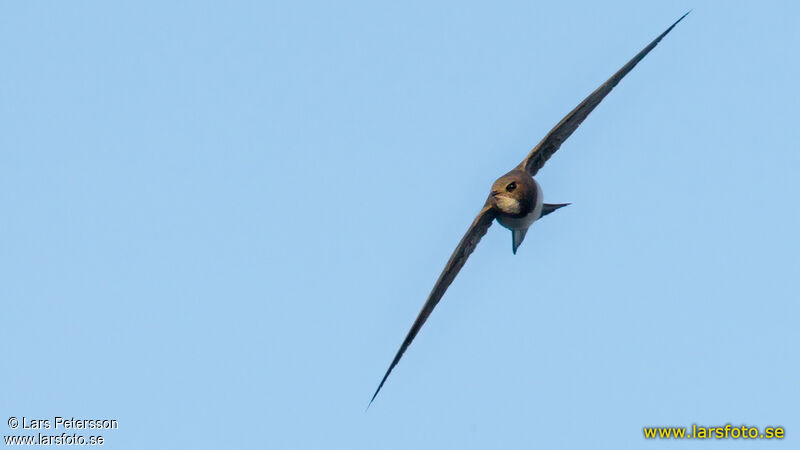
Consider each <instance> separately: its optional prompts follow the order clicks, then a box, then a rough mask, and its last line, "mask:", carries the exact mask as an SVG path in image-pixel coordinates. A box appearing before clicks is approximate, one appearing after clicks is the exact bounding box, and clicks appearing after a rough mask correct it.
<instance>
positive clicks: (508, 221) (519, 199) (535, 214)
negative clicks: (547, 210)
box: [487, 169, 544, 253]
mask: <svg viewBox="0 0 800 450" xmlns="http://www.w3.org/2000/svg"><path fill="white" fill-rule="evenodd" d="M487 202H493V203H494V205H495V209H496V210H497V223H499V224H500V225H502V226H504V227H506V228H508V229H509V230H511V238H512V239H511V244H512V245H511V249H512V251H513V252H514V253H517V248H519V246H520V244H522V240H523V239H525V234H526V233H527V232H528V228H530V226H531V225H532V224H533V222H535V221H536V220H538V219H539V218H540V217H542V209H543V207H544V201H543V197H542V187H541V186H540V185H539V183H537V182H536V180H535V179H534V178H533V177H532V176H530V175H529V174H528V172H525V171H524V170H519V169H514V170H512V171H511V172H508V173H507V174H505V175H503V176H502V177H500V178H498V179H497V181H495V182H494V184H492V191H491V195H490V196H489V199H488V200H487Z"/></svg>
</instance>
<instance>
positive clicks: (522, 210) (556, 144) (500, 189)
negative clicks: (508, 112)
mask: <svg viewBox="0 0 800 450" xmlns="http://www.w3.org/2000/svg"><path fill="white" fill-rule="evenodd" d="M687 14H689V13H686V14H684V15H683V16H682V17H681V18H680V19H678V20H677V21H676V22H675V23H673V24H672V26H670V27H669V28H667V30H666V31H664V32H663V33H661V34H660V35H659V36H658V37H656V38H655V39H654V40H653V41H652V42H650V44H649V45H647V46H646V47H645V48H644V49H643V50H642V51H640V52H639V53H638V54H637V55H636V56H634V57H633V58H632V59H631V60H630V61H628V62H627V63H626V64H625V65H624V66H622V68H621V69H619V70H618V71H617V73H615V74H614V75H612V76H611V78H609V79H608V80H607V81H606V82H605V83H603V84H602V85H600V87H598V88H597V89H596V90H595V91H594V92H592V93H591V94H589V96H588V97H586V98H585V99H584V100H583V101H582V102H581V103H580V104H579V105H578V106H577V107H575V109H573V110H572V111H570V113H569V114H567V115H566V117H564V118H563V119H561V121H560V122H559V123H558V124H557V125H556V126H555V127H554V128H553V129H552V130H550V132H549V133H548V134H547V136H545V137H544V139H542V140H541V142H539V144H537V145H536V147H534V148H533V150H531V152H530V153H529V154H528V156H527V157H526V158H525V159H524V160H522V162H521V163H520V164H519V165H518V166H517V167H515V168H514V169H512V170H511V171H510V172H508V173H507V174H505V175H503V176H501V177H500V178H498V179H497V180H496V181H495V182H494V183H493V184H492V188H491V192H490V194H489V198H487V199H486V202H485V203H484V205H483V208H482V209H481V210H480V212H478V215H477V217H475V220H474V221H473V222H472V225H470V227H469V229H468V230H467V232H466V234H464V237H462V238H461V241H460V242H459V243H458V246H457V247H456V249H455V251H453V254H452V255H451V256H450V259H449V260H448V261H447V264H446V265H445V267H444V270H442V273H441V275H439V279H438V280H437V281H436V284H434V286H433V289H432V290H431V293H430V295H429V296H428V299H427V301H426V302H425V304H424V305H423V306H422V310H421V311H420V313H419V315H418V316H417V319H416V320H415V321H414V324H413V325H412V326H411V329H410V330H409V331H408V334H407V335H406V338H405V340H403V343H402V344H401V345H400V349H399V350H398V351H397V354H395V357H394V359H393V360H392V363H391V364H390V365H389V369H388V370H387V371H386V374H385V375H384V376H383V379H382V380H381V382H380V384H379V385H378V389H376V390H375V394H374V395H373V396H372V400H370V404H371V403H372V401H373V400H375V397H376V396H377V395H378V392H380V390H381V388H382V387H383V384H384V383H385V382H386V379H387V378H388V377H389V374H390V373H391V372H392V369H394V367H395V366H396V365H397V363H398V362H399V361H400V358H401V357H402V356H403V353H404V352H405V351H406V349H407V348H408V346H409V345H411V341H412V340H414V337H416V335H417V333H418V332H419V330H420V329H421V328H422V325H423V324H424V323H425V321H426V320H427V319H428V317H429V316H430V314H431V312H433V309H434V308H435V307H436V305H437V304H438V303H439V300H441V298H442V296H443V295H444V293H445V291H446V290H447V288H448V287H449V286H450V283H452V282H453V280H454V279H455V277H456V275H457V274H458V272H459V271H460V270H461V267H463V266H464V263H465V262H466V260H467V258H468V257H469V255H470V254H471V253H472V252H473V251H474V250H475V247H476V246H477V245H478V242H479V241H480V239H481V238H482V237H483V235H485V234H486V232H487V231H488V230H489V227H490V226H491V224H492V222H493V221H494V220H495V219H497V222H498V223H500V225H502V226H504V227H505V228H508V229H509V230H511V235H512V251H513V252H514V253H516V252H517V248H519V246H520V244H522V241H523V239H525V234H526V233H527V231H528V229H529V227H530V226H531V225H532V224H533V223H534V222H535V221H536V220H538V219H540V218H541V217H543V216H545V215H547V214H549V213H551V212H553V211H555V210H557V209H559V208H562V207H564V206H567V205H568V203H561V204H548V203H544V202H543V196H542V188H541V186H539V183H537V182H536V180H534V178H533V177H534V176H535V175H536V173H537V172H538V171H539V169H541V168H542V166H544V164H545V162H546V161H547V160H548V159H549V158H550V157H551V156H552V155H553V153H555V152H556V150H558V149H559V148H560V147H561V144H563V143H564V141H565V140H566V139H567V138H569V136H570V135H572V133H573V132H574V131H575V130H576V129H577V128H578V126H579V125H580V124H581V123H582V122H583V121H584V120H585V119H586V117H587V116H588V115H589V113H590V112H592V111H593V110H594V108H595V107H597V105H598V104H600V102H601V101H602V100H603V98H605V96H606V95H608V93H609V92H611V90H612V89H613V88H614V87H615V86H616V85H617V84H618V83H619V82H620V81H621V80H622V78H623V77H625V75H627V74H628V73H629V72H630V71H631V70H632V69H633V68H634V67H635V66H636V64H638V63H639V61H641V60H642V59H643V58H644V57H645V55H647V54H648V53H649V52H650V50H652V49H653V48H654V47H655V46H656V44H658V43H659V42H660V41H661V39H662V38H663V37H664V36H666V35H667V33H669V32H670V31H671V30H672V29H673V28H674V27H675V25H677V24H678V22H680V21H681V20H683V18H684V17H686V15H687Z"/></svg>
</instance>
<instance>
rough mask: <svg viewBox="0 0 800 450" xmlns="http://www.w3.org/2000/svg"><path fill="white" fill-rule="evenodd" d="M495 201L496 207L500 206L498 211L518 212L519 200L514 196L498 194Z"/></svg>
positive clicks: (519, 209)
mask: <svg viewBox="0 0 800 450" xmlns="http://www.w3.org/2000/svg"><path fill="white" fill-rule="evenodd" d="M495 201H496V202H497V207H498V208H500V211H503V212H504V213H506V214H519V212H520V211H521V208H520V205H519V200H517V199H515V198H511V197H506V196H504V195H498V196H497V197H495Z"/></svg>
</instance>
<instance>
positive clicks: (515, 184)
mask: <svg viewBox="0 0 800 450" xmlns="http://www.w3.org/2000/svg"><path fill="white" fill-rule="evenodd" d="M516 188H517V183H516V182H514V181H512V182H511V183H508V186H506V191H508V192H511V191H513V190H514V189H516Z"/></svg>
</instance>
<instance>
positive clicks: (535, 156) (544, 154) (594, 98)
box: [519, 11, 691, 176]
mask: <svg viewBox="0 0 800 450" xmlns="http://www.w3.org/2000/svg"><path fill="white" fill-rule="evenodd" d="M689 12H691V11H689ZM687 14H689V13H688V12H687V13H686V14H684V15H683V16H681V18H680V19H678V20H677V21H675V23H673V24H672V26H670V27H669V28H667V30H666V31H664V32H663V33H661V34H660V35H659V36H658V37H657V38H655V39H654V40H653V42H651V43H650V44H649V45H648V46H647V47H645V48H644V49H643V50H642V51H640V52H639V54H637V55H636V56H634V57H633V59H631V60H630V61H628V63H627V64H625V65H624V66H622V68H621V69H619V71H618V72H617V73H615V74H614V75H613V76H612V77H611V78H609V79H608V81H606V82H605V83H603V84H602V85H600V87H599V88H597V90H596V91H594V92H592V93H591V94H590V95H589V96H588V97H586V99H585V100H584V101H582V102H581V103H580V105H578V106H576V107H575V109H573V110H572V111H570V113H569V114H567V116H566V117H564V118H563V119H561V122H559V123H558V125H556V126H555V127H554V128H553V129H552V130H550V132H549V133H548V134H547V136H545V137H544V139H542V141H541V142H539V144H538V145H537V146H536V147H534V148H533V150H531V153H530V154H529V155H528V157H527V158H525V159H524V160H523V161H522V162H521V163H520V165H519V168H520V169H523V170H525V171H527V172H528V173H529V174H530V175H531V176H534V175H536V172H538V171H539V169H541V168H542V166H544V163H545V162H546V161H547V160H548V159H549V158H550V157H551V156H553V153H555V152H556V150H558V149H559V147H561V144H563V143H564V141H566V140H567V138H568V137H570V135H571V134H572V133H573V132H574V131H575V130H576V129H577V128H578V126H579V125H580V124H581V123H582V122H583V121H584V119H586V116H588V115H589V113H590V112H592V110H593V109H594V108H595V107H596V106H597V105H599V104H600V102H601V101H602V100H603V98H605V96H606V95H608V93H609V92H611V90H612V89H614V86H616V85H617V83H619V82H620V80H622V78H624V77H625V75H627V74H628V72H630V71H631V69H633V68H634V67H636V64H638V63H639V61H641V60H642V59H643V58H644V57H645V56H647V54H648V53H650V50H652V49H653V48H654V47H655V46H656V44H658V43H659V42H660V41H661V39H663V38H664V36H666V35H667V33H669V32H670V31H672V29H673V28H674V27H675V25H677V24H678V22H680V21H681V20H683V18H684V17H686V15H687Z"/></svg>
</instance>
